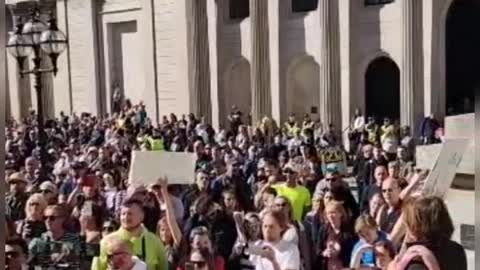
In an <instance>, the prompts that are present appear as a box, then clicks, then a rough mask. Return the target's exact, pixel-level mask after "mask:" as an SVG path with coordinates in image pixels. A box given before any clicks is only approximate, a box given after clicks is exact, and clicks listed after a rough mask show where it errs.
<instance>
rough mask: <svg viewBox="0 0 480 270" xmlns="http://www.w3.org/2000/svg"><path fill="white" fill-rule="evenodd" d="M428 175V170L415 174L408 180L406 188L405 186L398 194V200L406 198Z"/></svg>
mask: <svg viewBox="0 0 480 270" xmlns="http://www.w3.org/2000/svg"><path fill="white" fill-rule="evenodd" d="M427 175H428V170H422V171H420V172H417V173H415V174H414V175H413V176H412V178H411V179H410V181H409V183H408V186H406V187H405V188H404V189H403V190H402V192H401V193H400V199H401V200H405V199H406V198H408V197H409V196H410V195H411V193H412V191H414V190H415V188H416V187H417V186H418V184H419V183H420V182H421V181H423V180H424V179H425V178H426V177H427Z"/></svg>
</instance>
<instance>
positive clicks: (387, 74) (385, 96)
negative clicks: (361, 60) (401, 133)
mask: <svg viewBox="0 0 480 270" xmlns="http://www.w3.org/2000/svg"><path fill="white" fill-rule="evenodd" d="M365 106H366V111H365V113H366V115H367V116H374V117H375V118H376V119H377V120H381V119H383V118H385V117H388V118H390V119H392V120H397V119H400V70H399V69H398V67H397V65H396V64H395V62H393V61H392V60H391V59H390V58H388V57H379V58H376V59H375V60H373V61H372V62H371V63H370V65H369V66H368V68H367V72H366V74H365Z"/></svg>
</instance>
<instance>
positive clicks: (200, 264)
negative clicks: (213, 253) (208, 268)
mask: <svg viewBox="0 0 480 270" xmlns="http://www.w3.org/2000/svg"><path fill="white" fill-rule="evenodd" d="M189 263H191V264H193V265H195V266H196V267H198V268H203V267H205V265H207V262H205V261H189Z"/></svg>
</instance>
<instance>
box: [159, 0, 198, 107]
mask: <svg viewBox="0 0 480 270" xmlns="http://www.w3.org/2000/svg"><path fill="white" fill-rule="evenodd" d="M152 3H153V16H154V22H155V23H154V31H155V59H156V71H157V76H156V79H157V87H158V106H159V111H160V115H167V114H169V113H170V112H174V113H176V114H177V115H178V114H180V115H181V114H184V113H188V112H189V111H190V108H189V102H190V101H189V88H188V61H187V57H188V50H187V18H186V1H185V0H155V1H152Z"/></svg>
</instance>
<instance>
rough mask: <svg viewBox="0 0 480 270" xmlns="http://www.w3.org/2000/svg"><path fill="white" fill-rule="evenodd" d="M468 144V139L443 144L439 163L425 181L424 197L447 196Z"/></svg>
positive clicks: (438, 159)
mask: <svg viewBox="0 0 480 270" xmlns="http://www.w3.org/2000/svg"><path fill="white" fill-rule="evenodd" d="M468 143H469V140H466V139H447V140H446V141H445V142H443V144H442V149H441V150H440V153H439V154H438V157H437V161H436V162H435V163H434V164H433V166H432V168H431V169H430V172H429V174H428V176H427V179H425V185H424V187H423V192H422V194H423V195H425V196H439V197H442V198H443V197H444V196H445V193H446V192H447V190H448V189H449V188H450V186H451V185H452V182H453V180H454V178H455V174H456V172H457V168H458V166H459V165H460V162H461V161H462V157H463V153H464V152H465V150H466V149H467V146H468Z"/></svg>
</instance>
